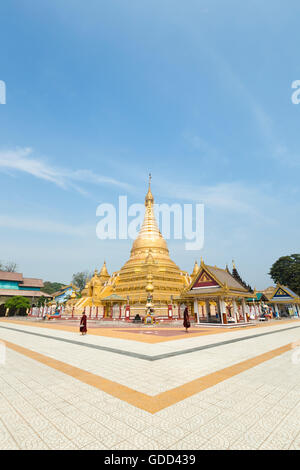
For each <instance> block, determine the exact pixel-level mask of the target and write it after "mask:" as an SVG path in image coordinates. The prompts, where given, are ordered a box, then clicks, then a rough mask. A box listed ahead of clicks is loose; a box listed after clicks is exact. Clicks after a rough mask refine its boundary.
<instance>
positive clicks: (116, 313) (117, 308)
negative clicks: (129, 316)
mask: <svg viewBox="0 0 300 470" xmlns="http://www.w3.org/2000/svg"><path fill="white" fill-rule="evenodd" d="M112 318H120V305H119V304H114V305H113V307H112Z"/></svg>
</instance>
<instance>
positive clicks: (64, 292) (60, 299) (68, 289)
mask: <svg viewBox="0 0 300 470" xmlns="http://www.w3.org/2000/svg"><path fill="white" fill-rule="evenodd" d="M77 290H78V289H77V288H76V287H75V286H73V285H72V284H69V285H68V286H64V287H62V288H61V289H59V290H58V291H57V292H54V294H52V295H51V297H52V299H53V301H54V302H55V303H57V304H63V303H64V302H66V301H67V300H68V299H69V298H70V297H71V295H72V294H73V292H75V293H76V291H77Z"/></svg>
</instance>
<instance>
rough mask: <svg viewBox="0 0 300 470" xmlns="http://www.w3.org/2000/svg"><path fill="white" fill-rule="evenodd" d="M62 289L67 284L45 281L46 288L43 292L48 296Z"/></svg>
mask: <svg viewBox="0 0 300 470" xmlns="http://www.w3.org/2000/svg"><path fill="white" fill-rule="evenodd" d="M62 287H65V284H62V283H61V282H50V281H45V282H44V287H43V292H45V293H46V294H49V295H51V294H53V293H54V292H57V291H58V290H60V289H61V288H62Z"/></svg>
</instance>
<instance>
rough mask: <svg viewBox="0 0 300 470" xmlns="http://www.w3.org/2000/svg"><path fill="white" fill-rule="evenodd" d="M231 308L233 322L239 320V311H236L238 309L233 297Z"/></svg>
mask: <svg viewBox="0 0 300 470" xmlns="http://www.w3.org/2000/svg"><path fill="white" fill-rule="evenodd" d="M232 308H233V315H234V319H235V322H236V323H238V322H239V312H238V309H237V304H236V300H235V299H233V300H232Z"/></svg>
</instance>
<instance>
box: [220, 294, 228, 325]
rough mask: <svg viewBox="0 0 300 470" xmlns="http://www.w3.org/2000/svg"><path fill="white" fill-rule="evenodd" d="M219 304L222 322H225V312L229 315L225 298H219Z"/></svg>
mask: <svg viewBox="0 0 300 470" xmlns="http://www.w3.org/2000/svg"><path fill="white" fill-rule="evenodd" d="M219 306H220V316H221V322H222V323H224V317H223V314H224V313H225V315H227V312H226V304H225V300H224V299H219Z"/></svg>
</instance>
